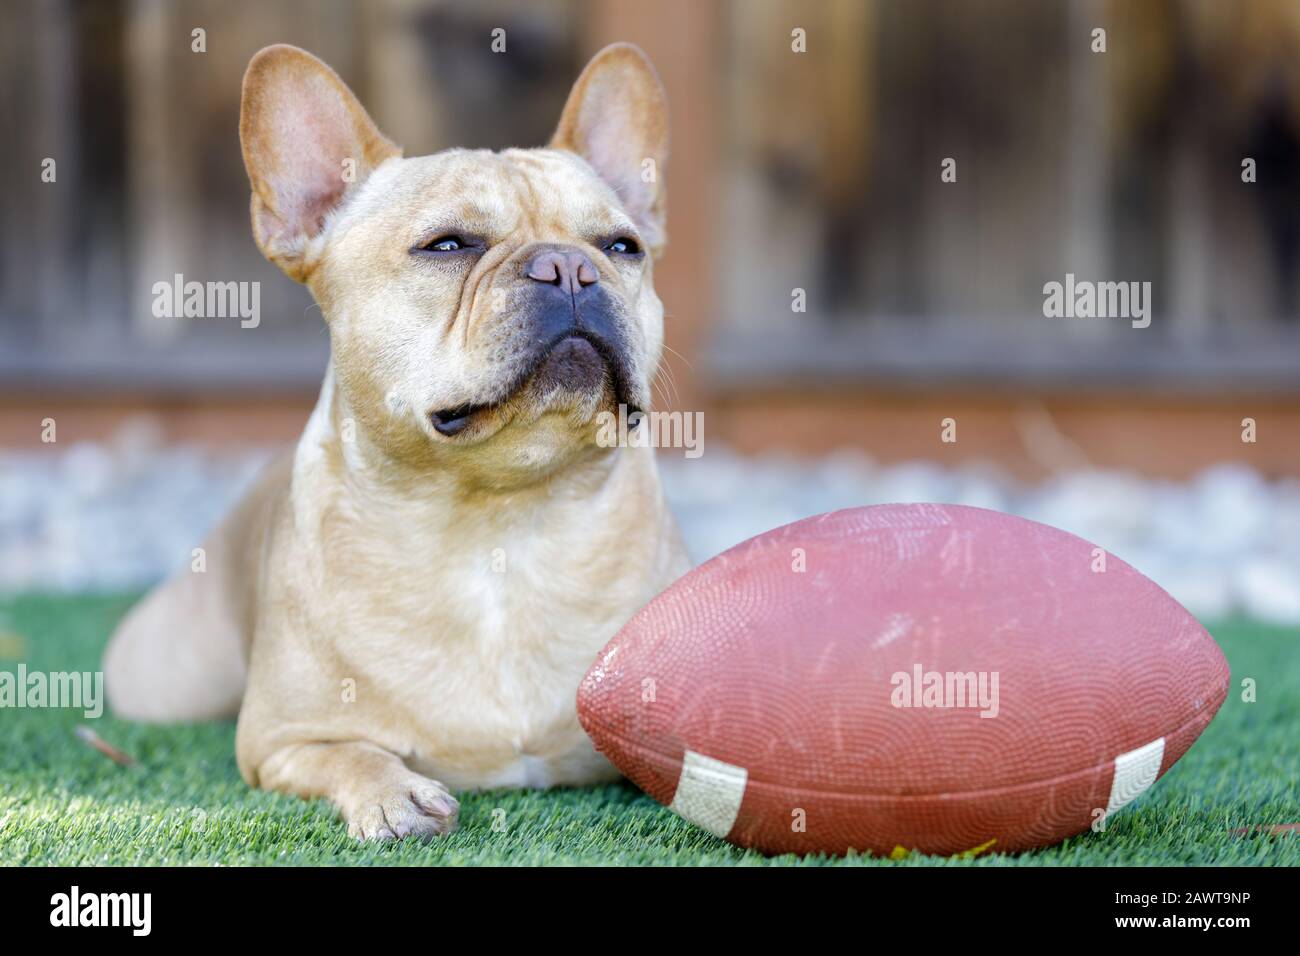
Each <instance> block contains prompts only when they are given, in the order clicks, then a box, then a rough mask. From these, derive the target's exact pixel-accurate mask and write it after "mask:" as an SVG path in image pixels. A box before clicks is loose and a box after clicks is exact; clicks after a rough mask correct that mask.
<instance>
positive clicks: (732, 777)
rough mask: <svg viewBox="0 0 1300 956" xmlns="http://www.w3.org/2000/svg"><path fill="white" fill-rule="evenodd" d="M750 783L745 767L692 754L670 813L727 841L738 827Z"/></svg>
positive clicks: (684, 761) (688, 754) (684, 762)
mask: <svg viewBox="0 0 1300 956" xmlns="http://www.w3.org/2000/svg"><path fill="white" fill-rule="evenodd" d="M748 780H749V771H748V770H746V769H745V768H744V767H737V766H735V765H734V764H729V763H725V762H724V761H721V760H714V759H713V758H712V757H706V756H704V754H699V753H696V752H695V751H694V750H688V751H686V756H685V757H683V758H682V775H681V777H680V778H678V780H677V792H676V793H674V794H673V802H672V803H670V804H668V809H670V810H674V811H676V812H677V814H678V815H679V816H681V817H682V818H683V819H686V820H689V821H690V822H691V823H694V824H695V825H696V826H697V827H701V828H703V829H705V830H708V831H709V832H710V833H712V834H713V835H714V836H716V837H721V838H722V839H724V840H725V839H726V837H727V834H728V833H730V832H731V828H732V827H733V826H735V824H736V815H737V814H738V813H740V801H741V800H743V799H744V798H745V784H746V783H747V782H748Z"/></svg>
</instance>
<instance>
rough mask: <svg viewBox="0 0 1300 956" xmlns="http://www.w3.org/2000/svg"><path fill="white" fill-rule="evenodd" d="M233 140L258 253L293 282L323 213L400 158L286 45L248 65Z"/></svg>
mask: <svg viewBox="0 0 1300 956" xmlns="http://www.w3.org/2000/svg"><path fill="white" fill-rule="evenodd" d="M239 140H240V144H241V145H242V147H243V150H244V166H245V168H246V169H247V170H248V178H249V180H250V181H251V183H252V185H253V201H252V213H253V237H254V239H256V240H257V247H258V248H259V249H261V250H262V254H263V255H264V256H266V258H268V259H270V260H271V261H272V262H274V263H275V264H276V265H278V266H279V267H280V268H281V269H283V270H284V271H285V273H287V274H288V275H289V276H290V278H293V279H297V280H298V281H299V282H304V281H306V279H307V277H308V275H309V274H310V272H311V263H310V261H309V260H308V257H307V256H306V252H307V247H308V243H309V242H310V241H311V240H312V239H313V238H314V237H315V236H317V235H319V233H320V231H321V228H322V226H323V225H324V222H325V219H326V217H327V216H328V215H329V214H330V212H332V211H333V210H334V209H336V208H337V207H338V206H339V204H340V203H341V202H342V201H343V199H344V197H345V196H346V195H347V193H348V191H349V190H351V189H355V188H356V187H357V186H358V185H360V184H361V183H362V182H363V181H364V180H365V178H366V177H367V176H368V175H370V173H371V172H372V171H373V170H374V169H375V167H377V166H378V165H379V164H380V163H382V162H383V161H384V160H386V159H388V158H390V157H392V156H399V155H401V150H400V149H398V148H397V147H396V146H394V145H393V144H392V143H391V142H389V141H388V140H387V139H386V138H384V135H383V134H382V133H380V132H379V130H378V129H377V128H376V127H375V124H374V123H373V122H372V121H371V119H370V117H369V116H368V115H367V114H366V111H365V109H364V108H362V106H361V104H360V103H359V102H357V98H356V97H355V96H353V95H352V91H351V90H349V89H348V88H347V85H346V84H345V83H344V82H343V81H342V80H340V79H339V77H338V74H336V73H335V72H334V71H333V70H331V69H330V68H329V67H328V66H326V65H325V64H324V63H322V62H321V61H320V60H318V59H316V57H314V56H312V55H311V54H310V53H308V52H307V51H306V50H300V49H298V48H297V47H294V46H287V45H285V44H278V45H276V46H268V47H266V48H265V49H263V50H260V51H259V52H258V53H257V55H256V56H254V57H253V59H252V61H251V62H250V63H249V64H248V71H247V72H246V73H245V74H244V92H243V99H242V101H241V103H240V108H239Z"/></svg>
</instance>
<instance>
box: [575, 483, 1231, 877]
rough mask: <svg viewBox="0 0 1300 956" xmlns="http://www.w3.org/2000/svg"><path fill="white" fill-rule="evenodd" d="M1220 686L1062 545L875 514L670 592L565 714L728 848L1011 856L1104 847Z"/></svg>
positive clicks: (1207, 645)
mask: <svg viewBox="0 0 1300 956" xmlns="http://www.w3.org/2000/svg"><path fill="white" fill-rule="evenodd" d="M1228 676H1229V674H1228V666H1227V662H1226V661H1225V659H1224V657H1223V654H1222V653H1221V652H1220V650H1219V647H1218V645H1217V644H1216V643H1215V642H1214V640H1213V638H1211V637H1210V635H1209V634H1208V633H1206V631H1205V630H1204V628H1202V627H1201V625H1200V624H1199V623H1198V622H1197V621H1196V619H1195V618H1194V617H1192V615H1191V614H1190V613H1189V612H1188V611H1186V610H1185V609H1184V608H1183V607H1182V606H1181V605H1180V604H1178V602H1176V601H1175V600H1174V599H1173V598H1172V597H1170V596H1169V595H1168V594H1167V593H1165V591H1163V590H1162V589H1161V588H1160V587H1159V586H1158V585H1156V584H1155V583H1154V582H1152V581H1151V580H1149V579H1148V578H1146V577H1144V576H1143V575H1142V574H1140V573H1138V572H1137V571H1135V570H1134V569H1133V568H1132V567H1130V566H1129V565H1127V564H1125V563H1124V562H1123V561H1121V560H1120V559H1119V558H1117V557H1115V556H1114V555H1111V554H1107V553H1106V552H1105V551H1103V550H1102V549H1100V548H1096V547H1094V546H1093V545H1092V544H1090V543H1088V542H1087V541H1084V540H1083V539H1081V538H1078V537H1075V536H1074V535H1071V534H1068V533H1066V532H1064V531H1060V530H1057V529H1055V528H1052V527H1049V526H1047V525H1043V524H1039V523H1037V522H1034V521H1029V520H1026V519H1023V518H1018V517H1014V516H1011V515H1006V514H1001V513H999V512H995V511H989V510H985V509H981V508H973V507H964V506H957V505H930V504H917V505H881V506H875V507H864V508H854V509H849V510H844V511H837V512H833V513H830V514H824V515H819V516H816V517H813V518H808V519H806V520H803V521H798V522H795V523H793V524H789V525H786V526H784V527H781V528H778V529H776V530H774V531H770V532H767V533H765V534H761V535H759V536H757V537H755V538H752V539H750V540H748V541H746V542H744V543H742V544H740V545H737V546H736V547H734V548H732V549H731V550H729V551H727V552H725V553H723V554H721V555H719V556H718V557H716V558H714V559H713V560H711V561H709V562H707V563H706V564H704V565H702V566H700V567H699V568H696V569H695V570H694V571H692V572H690V573H689V574H687V575H686V576H685V577H684V578H682V579H680V580H679V581H678V582H677V583H675V584H674V585H672V586H671V587H669V588H668V589H667V590H666V591H664V592H663V593H662V594H660V595H659V596H658V597H656V598H655V599H654V600H653V601H651V602H650V603H649V604H648V605H647V606H646V607H645V608H643V609H642V610H641V611H640V612H639V613H638V614H637V615H636V616H635V617H634V618H633V619H632V620H631V621H630V622H629V623H628V624H627V625H626V626H625V627H624V628H623V629H622V630H621V631H620V632H619V634H618V635H617V636H616V637H615V638H614V639H613V640H612V641H611V642H610V644H609V645H608V646H607V647H606V649H605V650H604V652H603V653H602V654H601V655H600V657H599V659H598V660H597V662H596V663H595V665H594V666H593V667H592V668H591V670H590V671H589V673H588V674H587V675H586V678H585V679H584V680H583V682H582V685H581V688H580V690H579V694H578V711H579V716H580V719H581V721H582V724H583V726H584V728H585V729H586V730H587V732H588V733H589V734H590V736H591V737H592V739H593V740H594V741H595V743H596V746H597V749H598V750H600V751H601V752H602V753H604V754H605V755H606V756H607V757H608V758H609V759H610V760H611V761H613V763H614V764H615V765H616V766H617V767H618V768H619V769H620V770H622V771H623V773H624V774H626V775H627V776H628V777H629V778H631V779H632V780H633V781H634V782H635V783H636V784H637V785H639V786H640V787H641V788H642V789H644V790H645V791H646V792H647V793H649V794H650V795H651V796H653V797H654V798H655V799H656V800H659V801H660V802H662V803H664V804H667V805H668V806H670V807H671V808H672V809H674V810H675V811H677V812H678V813H679V814H681V816H683V817H685V818H686V819H687V820H690V821H691V822H693V823H695V824H697V825H699V826H701V827H703V828H705V829H706V830H709V831H711V832H712V833H714V834H716V835H717V836H719V837H724V838H726V839H728V840H730V841H732V842H734V843H736V844H739V845H741V846H746V847H754V848H757V849H759V850H762V851H764V852H768V853H786V852H794V853H830V854H843V853H846V852H848V851H850V850H859V851H870V852H873V853H876V854H891V853H894V854H896V853H898V852H900V851H920V852H925V853H933V854H945V855H950V854H959V853H970V852H979V851H982V850H984V849H991V850H993V851H994V852H1015V851H1019V850H1025V849H1029V848H1031V847H1038V846H1045V845H1048V844H1052V843H1056V842H1059V841H1061V840H1063V839H1065V838H1067V837H1070V836H1072V835H1075V834H1078V833H1082V832H1084V831H1087V830H1089V829H1090V828H1091V829H1093V830H1096V831H1102V830H1104V829H1105V827H1106V825H1107V822H1108V820H1109V818H1110V817H1111V815H1112V814H1114V813H1116V812H1117V811H1119V810H1120V809H1121V808H1123V807H1124V806H1125V805H1127V804H1129V803H1130V802H1132V801H1133V800H1134V799H1136V798H1137V797H1139V796H1140V795H1141V794H1142V793H1143V792H1145V791H1146V790H1147V789H1148V788H1149V787H1150V786H1151V785H1152V784H1153V783H1155V781H1156V780H1157V779H1159V777H1160V776H1161V775H1163V774H1164V773H1165V772H1167V771H1168V770H1169V768H1170V767H1171V766H1173V764H1174V763H1175V761H1177V760H1178V759H1179V758H1180V757H1181V756H1182V755H1183V754H1184V753H1185V752H1186V751H1187V749H1188V748H1189V747H1190V746H1191V745H1192V744H1193V742H1195V740H1196V738H1197V737H1198V736H1199V735H1200V734H1201V731H1202V730H1204V729H1205V727H1206V725H1207V724H1208V723H1209V722H1210V720H1211V719H1212V718H1213V717H1214V715H1215V712H1216V711H1217V710H1218V708H1219V706H1220V704H1222V703H1223V700H1224V698H1225V696H1226V694H1227V688H1228Z"/></svg>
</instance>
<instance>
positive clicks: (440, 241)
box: [420, 236, 469, 252]
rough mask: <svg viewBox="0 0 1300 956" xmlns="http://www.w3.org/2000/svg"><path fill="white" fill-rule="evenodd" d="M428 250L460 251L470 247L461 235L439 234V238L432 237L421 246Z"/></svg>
mask: <svg viewBox="0 0 1300 956" xmlns="http://www.w3.org/2000/svg"><path fill="white" fill-rule="evenodd" d="M420 248H421V249H424V250H425V251H426V252H460V251H461V250H462V249H468V248H469V243H467V242H466V241H465V240H464V239H462V238H461V237H460V236H439V237H438V238H437V239H431V240H429V241H428V242H426V243H425V244H424V245H422V246H421V247H420Z"/></svg>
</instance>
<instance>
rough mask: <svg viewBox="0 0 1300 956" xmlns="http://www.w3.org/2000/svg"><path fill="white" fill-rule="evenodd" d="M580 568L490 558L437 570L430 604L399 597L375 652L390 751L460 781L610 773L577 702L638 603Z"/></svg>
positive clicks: (511, 781)
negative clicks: (595, 583)
mask: <svg viewBox="0 0 1300 956" xmlns="http://www.w3.org/2000/svg"><path fill="white" fill-rule="evenodd" d="M498 557H499V556H498ZM579 572H580V569H579V568H577V567H569V566H567V565H566V562H565V561H564V560H563V559H562V558H561V557H559V556H555V557H554V558H553V561H552V563H550V564H549V565H548V564H547V563H546V562H544V561H543V562H530V563H529V564H528V565H527V566H518V567H513V568H512V567H511V566H510V562H509V560H508V556H507V560H506V561H505V562H501V561H495V562H494V561H493V560H492V557H491V555H490V553H489V556H488V560H487V561H486V562H485V564H484V566H482V567H478V568H474V567H470V566H467V564H460V565H459V566H458V567H448V568H447V569H446V571H445V572H440V575H439V582H438V586H437V588H436V592H437V594H436V597H435V599H433V600H430V599H428V597H427V596H424V597H422V596H418V595H413V594H407V595H404V596H402V597H401V598H399V599H395V600H394V602H393V603H392V604H391V605H390V606H389V608H388V609H387V614H386V615H385V616H386V620H387V627H386V628H385V629H383V630H386V631H387V633H388V635H389V636H387V637H386V638H385V637H380V638H377V640H376V642H375V643H376V644H377V645H382V646H374V647H373V648H372V649H371V650H372V654H371V655H370V657H371V659H372V660H373V661H374V664H375V667H374V673H373V678H374V682H375V683H376V684H378V685H381V686H382V687H383V700H384V705H383V707H382V708H381V709H380V710H379V711H378V712H376V713H375V714H373V715H372V716H375V717H376V718H377V719H378V720H379V721H380V722H381V723H382V724H383V727H382V730H383V733H384V735H385V736H386V737H387V738H389V742H390V746H392V747H393V749H394V750H396V751H397V752H398V753H402V754H403V755H405V756H407V759H408V762H409V763H410V764H411V765H412V766H413V767H414V768H416V769H423V770H424V771H425V772H428V773H431V774H432V775H434V776H436V777H437V778H438V779H440V780H442V781H443V782H444V783H446V784H447V785H448V786H453V787H455V786H459V787H493V786H530V787H536V786H552V785H558V784H572V783H584V782H588V781H590V780H592V779H603V778H605V777H607V776H608V775H609V774H608V770H607V765H606V764H605V763H604V761H603V759H601V758H598V757H596V756H595V755H594V754H593V753H592V747H591V744H590V741H589V740H588V739H587V737H586V735H585V734H584V733H583V732H582V729H581V727H580V726H579V724H578V722H577V715H576V709H575V702H574V700H575V694H576V691H577V687H578V683H579V681H580V680H581V678H582V675H583V674H584V673H585V672H586V670H587V668H588V667H589V666H590V665H591V662H592V661H593V660H595V658H596V656H597V654H598V653H599V651H600V649H601V648H602V647H603V646H604V645H605V643H606V642H607V641H608V640H609V638H610V637H612V636H613V634H614V633H615V632H616V631H617V629H618V627H619V626H621V624H622V622H623V620H624V619H625V618H626V617H627V616H630V614H631V613H632V612H633V611H634V610H635V604H632V603H631V602H627V604H628V606H624V605H623V604H621V603H619V602H617V601H610V600H609V596H608V595H609V593H610V592H609V591H608V590H607V591H605V592H604V593H603V594H602V592H601V591H600V590H596V589H590V581H589V580H587V579H586V578H585V577H584V576H583V575H582V574H581V573H579ZM584 585H585V586H584ZM613 590H614V593H618V592H619V591H620V589H619V588H617V587H616V588H614V589H613Z"/></svg>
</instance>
